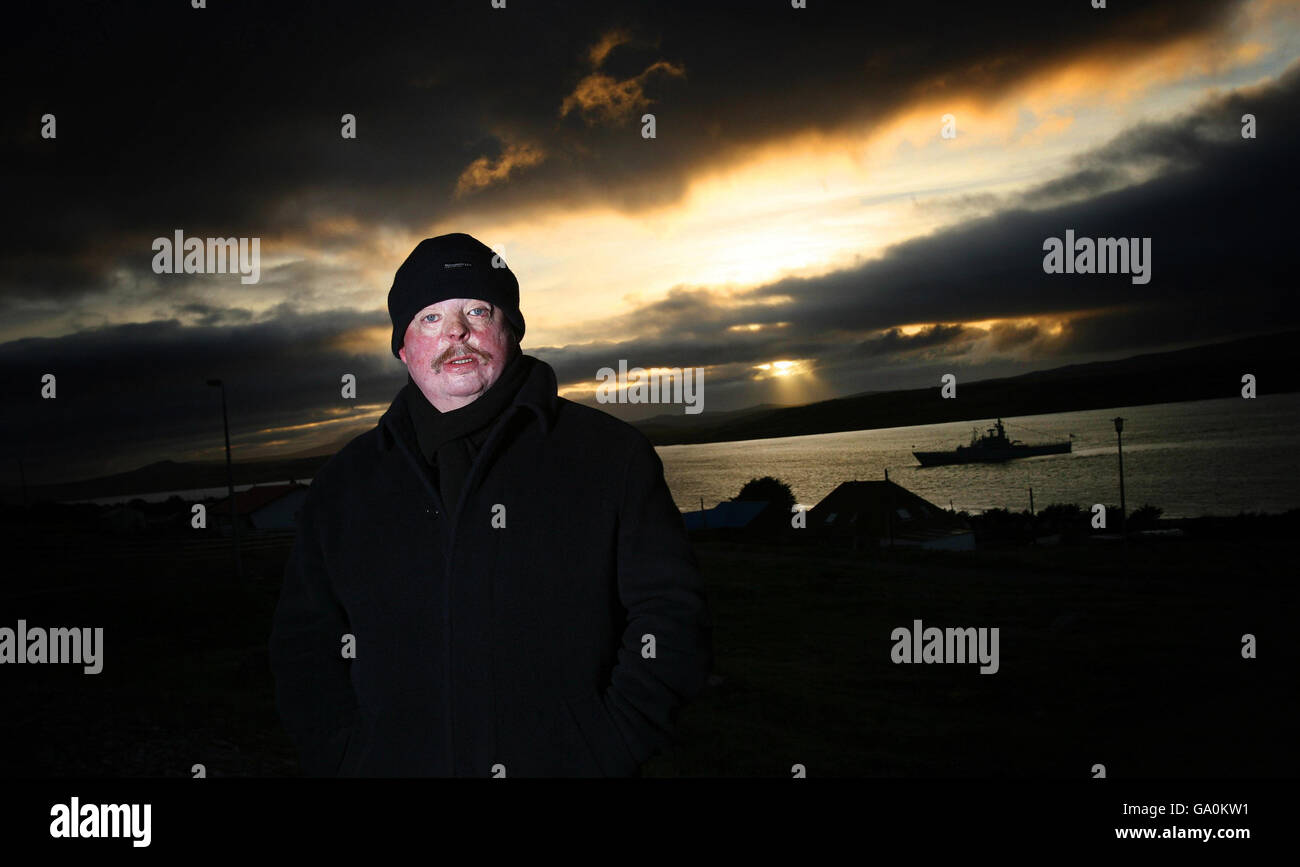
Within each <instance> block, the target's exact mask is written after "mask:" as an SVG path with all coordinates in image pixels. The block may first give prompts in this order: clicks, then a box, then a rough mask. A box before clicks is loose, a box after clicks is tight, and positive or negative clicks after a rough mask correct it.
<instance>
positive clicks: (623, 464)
mask: <svg viewBox="0 0 1300 867" xmlns="http://www.w3.org/2000/svg"><path fill="white" fill-rule="evenodd" d="M493 258H494V254H493V252H492V251H491V250H490V249H489V248H487V247H486V246H484V245H483V244H481V243H479V242H478V241H477V240H475V239H474V238H471V237H470V236H468V235H464V234H452V235H442V236H439V237H437V238H430V239H427V240H424V241H421V242H420V244H419V245H418V246H417V247H416V248H415V250H414V252H412V253H411V255H410V256H409V257H408V258H407V260H406V261H405V262H404V263H403V264H402V266H401V267H400V268H399V269H398V271H397V274H396V277H395V279H394V281H393V286H392V289H391V290H390V292H389V295H388V311H389V314H390V317H391V318H392V322H393V338H392V350H393V354H394V355H396V356H397V357H398V358H399V359H400V360H401V361H402V362H403V363H404V364H405V365H406V368H407V371H408V373H409V376H408V381H407V384H406V386H405V387H404V388H403V389H402V390H401V391H400V392H399V393H398V395H397V397H396V398H395V399H394V400H393V403H392V405H391V406H390V407H389V408H388V411H387V412H386V413H385V414H384V415H383V417H382V418H381V419H380V421H379V424H378V425H377V426H376V427H375V428H374V429H373V430H370V431H367V432H366V433H364V434H362V435H361V436H359V437H357V438H356V439H354V440H353V441H352V442H350V443H348V445H347V446H345V447H344V448H343V449H342V450H341V451H339V453H338V454H337V455H335V456H334V457H333V458H331V459H330V460H329V462H328V463H326V465H325V466H324V467H323V468H322V469H321V470H320V472H319V473H317V475H316V476H315V478H314V479H313V481H312V486H311V488H310V490H309V493H308V496H307V499H306V501H305V503H304V505H303V508H302V511H301V513H300V515H299V524H298V536H297V539H296V541H295V544H294V548H293V552H292V554H291V555H290V559H289V562H288V565H287V567H286V570H285V578H284V587H283V589H282V591H281V595H280V602H279V605H278V607H277V609H276V613H275V622H274V626H273V630H272V635H271V643H270V652H271V665H272V669H273V672H274V675H275V679H276V701H277V705H278V707H279V710H280V714H281V717H282V718H283V720H284V723H285V727H286V729H287V730H288V732H289V734H290V736H291V737H292V739H293V740H294V742H295V744H296V745H297V747H298V749H299V752H300V756H301V760H302V765H303V770H304V772H305V773H307V774H308V775H313V776H329V775H338V776H465V777H529V776H608V777H616V776H637V775H639V769H640V765H641V764H642V763H643V762H644V761H645V760H646V759H647V758H649V757H650V756H651V755H653V754H654V753H655V752H657V751H658V750H660V749H661V748H663V747H664V746H666V745H667V744H669V743H670V742H671V737H672V734H673V731H674V727H675V722H676V718H677V712H678V710H679V709H680V707H681V706H682V705H683V704H684V703H685V702H687V701H689V700H690V699H691V698H693V697H694V696H695V695H697V694H698V693H699V691H700V690H701V689H702V688H703V685H704V682H705V680H706V679H707V677H708V673H709V670H710V665H711V662H712V643H711V634H712V628H711V621H710V618H709V615H708V611H707V608H706V602H705V597H704V593H703V590H702V587H701V581H700V576H699V572H698V569H697V566H696V562H695V558H694V554H693V551H692V549H691V546H690V542H689V540H688V539H687V537H686V534H685V529H684V526H683V523H682V518H681V513H680V512H679V511H678V510H677V508H676V507H675V506H674V505H673V501H672V498H671V496H670V495H669V492H668V487H667V485H666V484H665V483H664V478H663V465H662V464H661V462H660V460H659V457H658V455H656V454H655V451H654V449H653V447H652V446H651V445H650V443H649V441H648V440H647V439H646V438H645V436H643V435H642V434H641V433H640V432H639V431H637V430H636V429H635V428H633V427H631V426H630V425H628V424H626V423H624V422H622V421H619V420H618V419H615V418H614V417H612V416H610V415H608V414H606V413H603V412H600V411H598V410H595V409H592V408H589V407H585V406H582V405H579V404H576V403H573V402H571V401H568V400H565V399H563V398H560V397H559V396H558V394H557V386H556V378H555V373H554V371H553V370H552V369H551V367H550V366H549V365H548V364H546V363H545V362H543V361H540V360H539V359H536V358H533V357H532V356H528V355H524V354H522V352H521V350H520V349H519V341H520V339H522V337H523V335H524V318H523V316H522V314H521V313H520V311H519V284H518V282H517V281H516V279H515V277H514V275H513V274H512V273H511V272H510V270H509V269H508V268H505V267H501V266H502V265H503V263H501V261H500V259H499V258H498V259H496V261H495V262H494V261H493ZM494 266H496V267H494Z"/></svg>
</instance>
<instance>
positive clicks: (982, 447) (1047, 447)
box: [912, 419, 1074, 467]
mask: <svg viewBox="0 0 1300 867" xmlns="http://www.w3.org/2000/svg"><path fill="white" fill-rule="evenodd" d="M1070 436H1071V437H1073V436H1074V434H1070ZM1072 445H1073V442H1072V441H1071V440H1066V441H1065V442H1059V443H1041V444H1039V445H1025V444H1024V443H1022V442H1021V441H1020V440H1009V439H1007V433H1006V430H1005V429H1004V428H1003V427H1002V419H998V420H997V424H995V425H994V426H993V427H991V428H988V433H986V434H984V436H979V431H978V430H972V431H971V435H970V445H968V446H957V448H956V449H954V450H952V451H949V452H912V455H913V456H914V457H915V458H916V459H917V460H918V461H920V462H921V466H923V467H937V466H943V465H944V464H977V463H993V462H999V461H1010V460H1014V459H1016V458H1032V457H1034V456H1036V455H1063V454H1069V452H1070V448H1071V446H1072Z"/></svg>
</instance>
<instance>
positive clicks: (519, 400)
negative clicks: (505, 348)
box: [377, 355, 560, 454]
mask: <svg viewBox="0 0 1300 867" xmlns="http://www.w3.org/2000/svg"><path fill="white" fill-rule="evenodd" d="M525 357H526V358H529V359H530V360H531V361H532V362H533V369H532V370H531V371H530V372H529V374H528V377H527V378H526V379H525V380H524V382H523V385H521V386H519V391H517V392H516V393H515V397H514V400H513V401H511V403H510V404H509V405H508V406H507V407H506V408H505V409H504V410H502V412H501V418H505V417H508V416H511V415H513V414H514V413H515V412H516V411H517V410H519V409H520V408H523V407H527V408H528V409H530V410H532V412H533V414H534V415H535V416H537V422H538V424H539V425H540V427H541V429H542V436H546V435H548V434H549V433H550V431H551V428H552V427H553V426H554V424H555V415H556V413H557V412H558V410H559V404H560V401H559V385H558V382H557V380H556V378H555V371H554V369H552V368H551V366H550V365H549V364H547V363H546V362H545V361H542V360H541V359H540V358H535V357H533V356H531V355H530V356H525ZM406 397H407V389H406V388H405V387H403V388H402V389H401V390H400V391H398V392H397V396H396V397H395V398H393V402H392V404H390V405H389V407H388V410H387V411H386V412H385V413H384V414H383V416H382V417H381V418H380V419H379V436H378V438H377V444H378V446H379V450H380V451H384V450H386V449H389V448H392V446H393V444H394V442H395V440H397V439H398V438H400V439H401V440H402V441H404V442H405V443H406V444H407V446H408V447H409V448H410V449H411V450H413V451H414V453H416V454H418V453H419V447H418V445H417V442H416V437H415V425H413V424H412V423H411V414H410V411H409V410H408V409H407V407H406ZM500 420H501V419H500V418H498V420H497V422H494V424H496V423H500Z"/></svg>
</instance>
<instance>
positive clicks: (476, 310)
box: [470, 307, 487, 313]
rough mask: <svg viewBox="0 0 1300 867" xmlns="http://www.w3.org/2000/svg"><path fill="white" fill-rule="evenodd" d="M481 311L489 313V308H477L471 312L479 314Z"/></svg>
mask: <svg viewBox="0 0 1300 867" xmlns="http://www.w3.org/2000/svg"><path fill="white" fill-rule="evenodd" d="M480 310H482V311H484V312H486V311H487V308H486V307H475V308H474V309H473V310H471V311H470V313H477V312H478V311H480Z"/></svg>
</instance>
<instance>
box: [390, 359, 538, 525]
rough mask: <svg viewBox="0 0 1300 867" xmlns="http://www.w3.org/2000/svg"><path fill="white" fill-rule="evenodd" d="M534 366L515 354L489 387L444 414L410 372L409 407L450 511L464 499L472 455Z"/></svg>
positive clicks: (417, 434) (408, 382) (425, 455)
mask: <svg viewBox="0 0 1300 867" xmlns="http://www.w3.org/2000/svg"><path fill="white" fill-rule="evenodd" d="M534 364H535V361H534V359H533V358H532V357H531V356H528V355H524V354H523V353H521V352H516V353H515V356H514V357H513V358H512V359H510V361H508V362H507V363H506V366H505V368H503V369H502V371H501V375H500V376H498V377H497V380H496V382H494V383H492V385H491V386H489V387H488V390H487V391H485V392H483V393H482V394H481V395H479V396H478V397H477V398H475V399H474V400H473V401H472V402H470V403H468V404H466V405H465V406H462V407H460V408H459V409H453V410H450V411H449V412H441V411H439V409H438V408H437V407H436V406H434V405H433V404H431V403H429V399H428V398H426V397H425V396H424V392H422V391H420V388H419V386H417V385H416V384H415V381H414V380H413V379H411V378H410V376H409V375H408V376H407V378H406V391H407V394H406V406H407V407H408V409H409V411H410V415H411V422H412V424H413V425H414V426H415V436H416V439H417V440H418V441H419V444H420V452H421V453H422V454H423V455H424V459H425V460H426V461H428V462H429V465H430V467H431V468H432V469H433V470H434V471H435V474H436V476H435V482H434V483H435V484H436V485H437V486H438V492H439V493H440V494H442V502H443V506H444V507H446V508H447V509H450V510H451V511H452V514H455V509H456V504H457V503H458V502H460V493H461V488H462V487H463V486H464V484H465V477H466V476H468V475H469V471H470V467H471V466H472V465H473V461H474V457H475V456H476V455H477V454H478V452H479V449H480V448H482V447H483V442H484V441H485V440H486V439H487V437H488V434H489V433H491V431H492V422H493V421H495V420H496V419H497V418H498V417H499V416H500V415H501V413H502V411H503V410H505V409H506V407H508V406H509V405H510V403H511V402H512V401H513V399H514V397H515V395H516V394H517V393H518V392H519V387H520V386H521V385H523V383H524V380H526V379H527V378H528V374H529V373H531V372H532V369H533V365H534ZM449 517H450V516H449Z"/></svg>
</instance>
